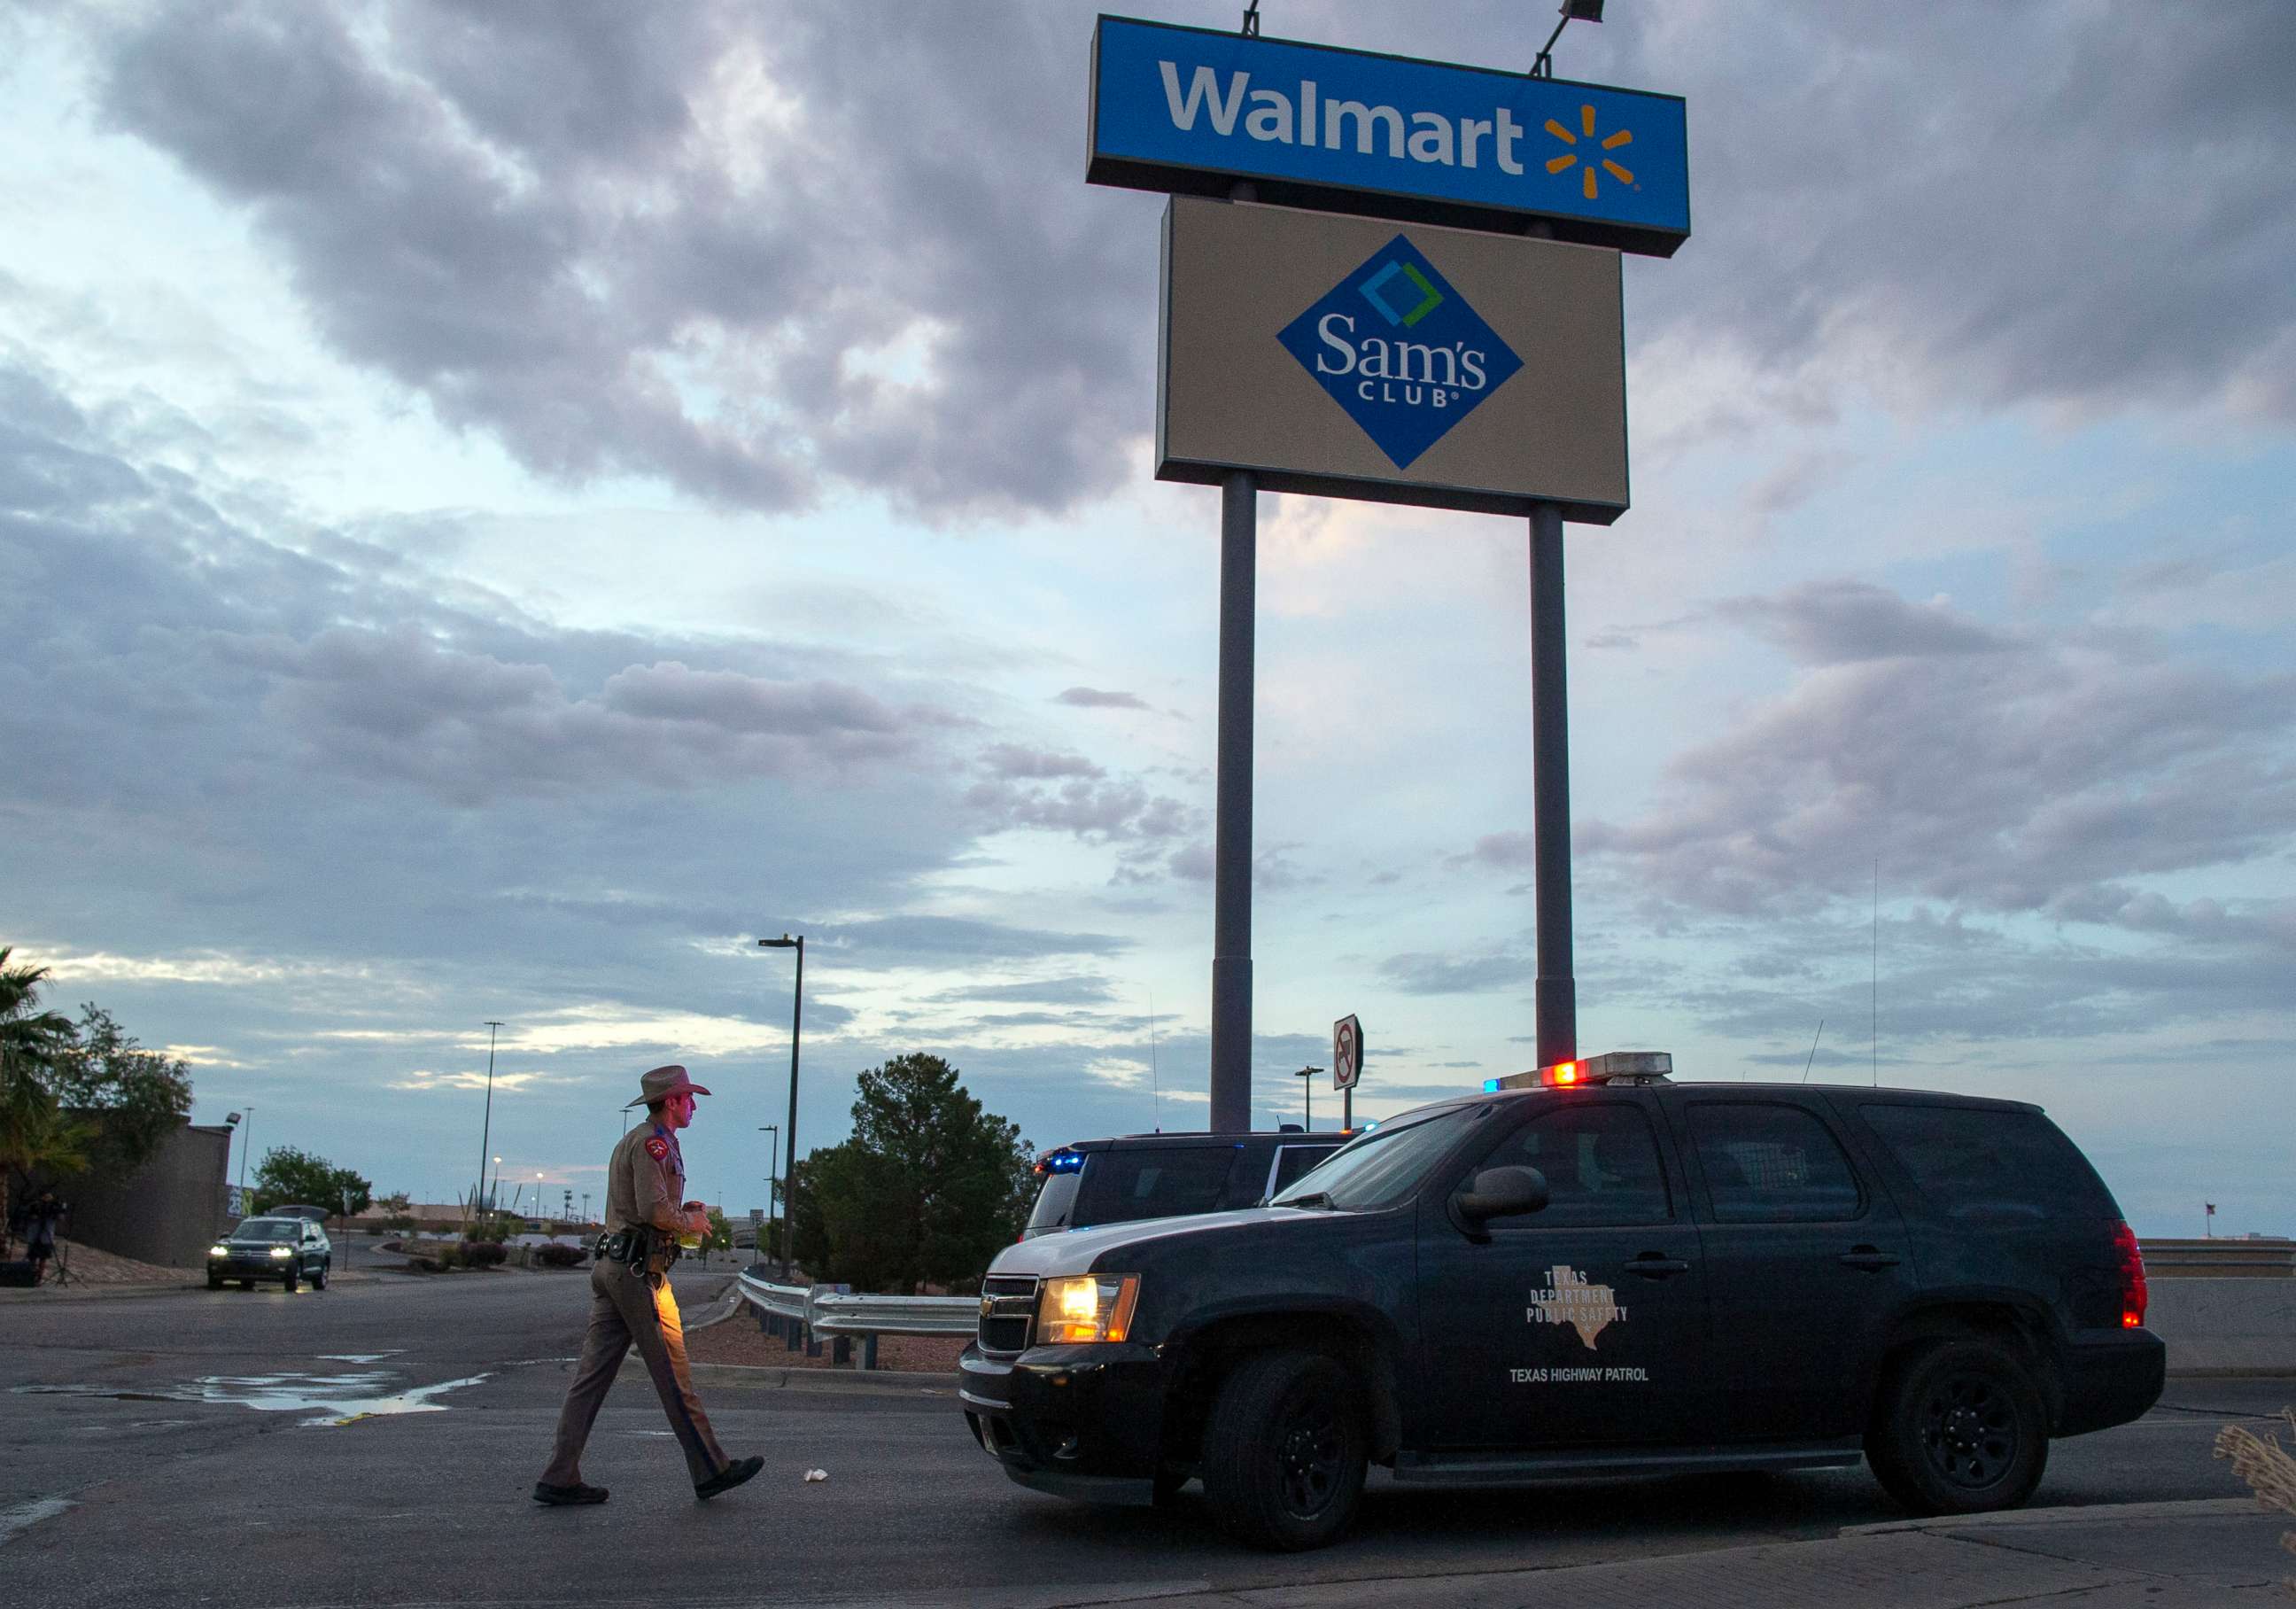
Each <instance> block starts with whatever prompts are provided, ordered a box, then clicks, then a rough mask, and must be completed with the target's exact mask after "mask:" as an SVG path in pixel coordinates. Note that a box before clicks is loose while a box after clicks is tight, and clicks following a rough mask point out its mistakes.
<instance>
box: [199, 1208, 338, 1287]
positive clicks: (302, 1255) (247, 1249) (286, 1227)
mask: <svg viewBox="0 0 2296 1609" xmlns="http://www.w3.org/2000/svg"><path fill="white" fill-rule="evenodd" d="M334 1261H335V1248H334V1243H333V1242H332V1241H330V1240H329V1239H328V1238H327V1232H326V1231H325V1230H324V1229H323V1228H321V1227H319V1226H318V1225H317V1224H315V1223H313V1222H312V1221H311V1220H310V1219H307V1218H285V1217H271V1216H266V1217H263V1218H250V1219H242V1220H241V1222H240V1225H239V1227H237V1228H235V1229H234V1230H232V1231H231V1233H230V1234H228V1235H225V1236H224V1237H223V1238H222V1239H221V1240H219V1241H217V1242H216V1244H213V1245H211V1246H209V1248H208V1289H209V1290H210V1291H220V1290H221V1289H223V1282H224V1281H225V1280H226V1279H236V1280H237V1281H239V1283H240V1285H242V1287H243V1288H245V1289H247V1290H250V1291H251V1290H253V1289H254V1288H255V1282H256V1281H257V1280H258V1279H261V1280H273V1279H275V1280H277V1281H279V1283H280V1284H282V1285H284V1286H286V1287H287V1289H289V1290H293V1289H295V1287H296V1286H298V1285H300V1284H301V1283H302V1282H303V1281H304V1280H306V1279H307V1280H309V1281H310V1282H311V1288H312V1289H313V1290H315V1291H324V1290H325V1289H326V1288H327V1272H328V1270H329V1269H330V1268H333V1266H334Z"/></svg>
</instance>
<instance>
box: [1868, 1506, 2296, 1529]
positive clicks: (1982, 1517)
mask: <svg viewBox="0 0 2296 1609" xmlns="http://www.w3.org/2000/svg"><path fill="white" fill-rule="evenodd" d="M2273 1512H2275V1511H2274V1510H2273V1508H2272V1506H2271V1505H2269V1504H2267V1503H2263V1502H2259V1501H2258V1500H2257V1499H2256V1498H2189V1499H2186V1500H2185V1501H2182V1502H2174V1503H2091V1504H2088V1505H2087V1506H2070V1507H2062V1508H2005V1509H2001V1510H1998V1511H1997V1512H1995V1513H1992V1514H1964V1515H1935V1516H1932V1517H1931V1518H1929V1519H1925V1520H1884V1521H1882V1522H1881V1523H1878V1524H1874V1525H1844V1526H1843V1527H1842V1528H1841V1531H1838V1532H1836V1533H1835V1534H1836V1535H1839V1536H1845V1537H1881V1536H1891V1535H1896V1534H1898V1533H1900V1532H1904V1531H1979V1530H1985V1531H2014V1530H2018V1529H2020V1528H2022V1527H2028V1526H2038V1525H2094V1524H2096V1523H2098V1522H2099V1521H2101V1520H2102V1521H2109V1522H2110V1523H2113V1524H2116V1525H2121V1524H2136V1523H2141V1522H2143V1521H2146V1520H2167V1521H2177V1520H2214V1519H2230V1518H2241V1519H2245V1518H2247V1517H2248V1516H2250V1515H2259V1514H2270V1513H2273Z"/></svg>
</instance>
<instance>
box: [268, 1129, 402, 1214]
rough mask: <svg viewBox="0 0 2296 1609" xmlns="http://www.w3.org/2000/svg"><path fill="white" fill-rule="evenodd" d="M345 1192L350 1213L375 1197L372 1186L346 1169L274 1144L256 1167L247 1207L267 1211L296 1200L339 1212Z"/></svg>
mask: <svg viewBox="0 0 2296 1609" xmlns="http://www.w3.org/2000/svg"><path fill="white" fill-rule="evenodd" d="M346 1191H348V1193H349V1195H350V1210H351V1211H353V1212H364V1211H366V1208H367V1203H370V1202H372V1201H373V1199H374V1186H373V1185H371V1184H369V1183H368V1182H367V1181H366V1180H365V1179H364V1178H360V1177H359V1176H358V1175H357V1174H356V1173H354V1172H352V1171H351V1170H349V1169H348V1168H338V1167H336V1166H335V1165H334V1163H332V1162H329V1161H328V1160H327V1159H326V1158H325V1157H324V1156H314V1155H312V1154H311V1153H309V1152H307V1151H299V1150H298V1149H296V1148H295V1147H294V1146H292V1145H275V1146H273V1147H272V1148H271V1149H270V1150H268V1151H266V1152H265V1153H263V1162H262V1164H261V1165H260V1166H259V1167H258V1168H257V1169H256V1170H255V1188H254V1190H253V1191H252V1192H251V1194H253V1196H254V1200H253V1202H252V1203H250V1209H249V1210H250V1212H251V1213H253V1212H268V1211H271V1209H272V1208H274V1207H277V1206H283V1205H285V1204H287V1203H299V1204H301V1205H304V1206H310V1207H324V1208H325V1209H326V1210H327V1211H330V1212H340V1211H342V1210H343V1195H344V1193H345V1192H346Z"/></svg>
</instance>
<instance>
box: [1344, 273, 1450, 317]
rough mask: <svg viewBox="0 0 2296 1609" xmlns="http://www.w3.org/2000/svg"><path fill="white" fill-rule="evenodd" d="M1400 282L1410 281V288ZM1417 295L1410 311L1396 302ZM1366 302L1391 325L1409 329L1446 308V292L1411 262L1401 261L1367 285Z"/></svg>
mask: <svg viewBox="0 0 2296 1609" xmlns="http://www.w3.org/2000/svg"><path fill="white" fill-rule="evenodd" d="M1398 279H1403V280H1408V281H1410V282H1411V283H1409V284H1408V285H1397V284H1396V283H1395V282H1396V281H1397V280H1398ZM1414 293H1416V296H1417V303H1416V305H1415V306H1414V307H1413V308H1412V309H1411V310H1410V311H1409V312H1407V313H1406V312H1405V311H1404V310H1403V309H1402V308H1398V306H1397V305H1396V299H1398V298H1400V299H1402V300H1406V301H1408V300H1412V298H1413V296H1414ZM1363 295H1364V300H1365V301H1367V302H1369V303H1371V305H1372V306H1373V307H1374V308H1378V309H1379V316H1381V317H1382V318H1384V319H1385V320H1387V322H1388V323H1389V324H1396V325H1399V326H1401V327H1402V328H1404V329H1406V330H1407V329H1409V328H1411V327H1412V326H1413V325H1414V324H1417V323H1418V322H1419V321H1420V320H1421V319H1423V318H1424V317H1426V316H1428V315H1429V314H1430V313H1432V312H1433V311H1434V310H1435V309H1436V308H1439V307H1441V306H1442V305H1443V292H1441V291H1438V290H1437V289H1436V288H1435V287H1434V286H1433V285H1432V284H1431V283H1428V279H1427V276H1426V275H1424V274H1422V273H1421V272H1420V271H1419V270H1418V268H1417V267H1415V265H1413V264H1410V263H1407V262H1405V261H1404V260H1403V259H1400V258H1398V259H1395V260H1394V261H1392V262H1390V263H1389V264H1388V265H1387V267H1384V268H1382V269H1381V270H1380V271H1379V272H1378V273H1376V274H1374V275H1372V276H1371V277H1370V278H1369V279H1368V280H1365V282H1364V288H1363Z"/></svg>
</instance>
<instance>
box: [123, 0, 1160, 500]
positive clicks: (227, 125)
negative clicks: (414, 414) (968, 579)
mask: <svg viewBox="0 0 2296 1609" xmlns="http://www.w3.org/2000/svg"><path fill="white" fill-rule="evenodd" d="M1078 21H1080V22H1081V21H1086V20H1085V19H1081V18H1079V19H1078ZM354 22H355V19H354V16H353V14H352V13H349V12H340V11H331V10H324V9H311V8H296V9H293V10H289V11H277V10H275V9H273V8H269V7H264V6H257V5H241V6H237V7H228V8H225V9H221V10H214V11H208V12H202V13H201V15H200V16H199V17H198V18H197V19H196V20H193V19H191V18H189V17H186V16H184V15H181V14H178V13H175V12H168V11H167V10H165V9H160V10H158V11H154V12H150V13H147V14H143V15H140V16H136V17H133V18H128V19H124V20H121V19H112V20H107V21H105V22H102V23H98V24H96V26H97V27H98V28H99V29H100V34H99V37H97V38H96V40H95V41H94V44H95V45H96V48H97V51H98V53H99V55H100V56H101V58H102V84H101V92H100V93H101V101H102V107H103V110H104V113H105V115H106V116H107V118H108V119H110V120H111V123H112V124H113V125H114V126H115V127H119V128H120V129H122V130H124V131H126V132H127V133H130V134H133V135H137V136H138V137H140V138H143V139H144V140H146V141H148V142H150V143H151V144H153V145H155V146H157V147H158V148H160V150H162V151H165V152H168V153H169V154H170V155H172V156H174V157H175V158H176V160H178V161H180V162H182V163H183V164H184V167H185V168H187V169H189V170H190V171H191V172H192V173H193V175H195V176H197V177H199V178H200V179H201V181H202V182H204V183H206V184H207V185H210V186H211V187H213V188H214V189H215V190H216V191H217V193H220V194H222V195H224V196H225V197H226V198H227V199H229V200H230V201H233V202H234V203H236V204H238V205H240V206H242V207H244V208H246V209H248V211H249V213H250V216H251V217H252V218H253V219H254V221H255V222H256V224H257V226H258V228H259V229H260V230H261V231H262V233H263V234H264V235H265V237H266V239H268V240H269V241H271V242H273V243H275V245H276V246H277V247H278V248H279V250H281V251H282V253H283V256H284V259H285V260H286V262H287V264H288V266H289V267H290V270H291V273H292V275H293V276H294V279H295V283H296V285H297V287H298V291H299V294H300V295H301V296H302V297H303V298H304V299H305V301H306V303H307V306H308V307H309V308H310V309H311V311H312V313H313V315H314V316H315V317H316V320H317V322H318V324H319V327H320V328H321V330H322V331H323V332H324V334H325V336H326V338H327V339H328V340H329V341H331V342H332V343H333V344H334V345H335V346H336V347H337V349H340V351H342V352H343V353H344V354H345V355H346V356H348V357H350V358H352V359H353V360H354V361H357V362H359V363H363V364H366V365H373V367H375V368H378V369H380V370H381V371H383V372H384V373H387V374H389V375H391V376H392V377H393V378H394V379H397V380H398V381H400V382H404V383H406V384H407V385H410V386H413V387H414V388H416V389H418V390H421V391H422V392H423V393H425V394H426V395H427V396H428V397H429V398H430V399H431V401H432V403H433V405H434V406H436V407H437V408H438V409H439V412H440V413H441V415H443V416H445V417H446V418H447V419H448V420H449V421H451V422H453V423H462V424H470V425H475V426H479V427H481V428H484V429H487V430H488V431H493V432H495V433H496V434H497V435H498V436H499V437H500V438H501V439H503V441H504V443H505V444H506V445H507V446H508V447H510V448H511V450H512V452H513V453H515V454H516V455H517V456H518V457H519V458H520V459H521V461H523V462H524V463H526V464H529V466H531V467H533V468H536V469H537V470H540V471H542V472H545V473H551V474H556V475H562V476H565V477H568V478H570V479H575V480H583V479H587V478H591V477H594V476H599V475H605V474H614V473H622V472H639V473H650V474H658V475H660V476H662V477H664V478H665V479H667V480H669V481H671V482H672V483H674V484H676V485H677V486H679V487H681V488H685V490H687V491H689V492H691V493H693V494H694V495H696V496H698V497H704V498H708V499H710V500H712V501H715V502H719V503H724V504H729V505H740V506H746V507H757V508H768V509H783V508H798V507H803V506H805V505H808V504H809V503H811V502H812V501H814V500H815V499H816V498H817V497H820V496H821V495H823V494H824V491H825V490H826V489H828V488H832V487H835V486H839V485H862V486H866V487H869V488H873V489H877V490H881V491H882V492H885V493H887V494H889V495H890V496H891V497H894V498H895V499H896V500H897V501H898V502H899V503H901V504H902V505H905V506H906V508H907V509H908V511H909V512H911V513H914V514H917V515H919V516H921V517H925V518H962V517H969V516H973V515H978V514H983V513H1004V512H1021V511H1029V510H1039V509H1059V508H1062V507H1064V506H1066V505H1070V504H1071V503H1073V502H1075V501H1077V500H1078V498H1080V497H1086V496H1088V495H1091V494H1094V493H1097V492H1099V491H1102V490H1104V489H1106V488H1109V487H1111V486H1112V485H1113V484H1114V483H1115V481H1116V480H1117V479H1118V478H1119V476H1120V475H1121V473H1122V472H1123V470H1124V463H1125V460H1124V457H1123V455H1122V454H1121V453H1119V452H1112V451H1111V450H1110V449H1109V447H1108V443H1109V442H1111V440H1114V439H1120V438H1121V437H1123V436H1125V435H1126V434H1128V433H1131V432H1133V431H1137V430H1139V429H1141V428H1143V426H1144V420H1143V419H1142V418H1140V417H1139V416H1137V409H1136V406H1135V405H1134V398H1133V397H1132V395H1131V392H1130V390H1129V389H1128V387H1126V386H1125V385H1124V384H1123V383H1121V382H1122V380H1123V379H1124V377H1125V376H1127V375H1128V374H1133V373H1136V372H1138V370H1139V368H1140V366H1141V365H1142V363H1143V362H1144V357H1145V354H1146V351H1147V348H1148V340H1149V337H1148V324H1149V321H1148V320H1146V319H1144V317H1143V316H1141V309H1143V308H1147V307H1150V306H1152V266H1151V258H1152V250H1150V242H1151V241H1152V224H1151V223H1150V222H1149V221H1148V220H1147V219H1146V218H1141V219H1140V224H1139V227H1138V228H1137V229H1136V230H1135V231H1133V232H1132V234H1130V235H1128V234H1127V233H1126V232H1125V231H1122V230H1119V229H1111V228H1106V227H1099V226H1093V224H1092V223H1091V222H1089V221H1088V220H1093V219H1096V218H1100V217H1102V216H1103V215H1105V216H1107V217H1108V218H1111V219H1112V218H1114V217H1116V216H1117V215H1118V214H1117V209H1116V208H1115V206H1114V205H1113V204H1112V202H1111V198H1108V197H1105V196H1103V195H1095V196H1092V197H1090V198H1078V197H1077V196H1076V195H1075V194H1074V192H1075V190H1076V188H1077V186H1076V185H1075V175H1074V172H1073V169H1072V166H1071V163H1070V160H1069V156H1070V152H1071V151H1072V150H1073V141H1072V140H1056V139H1046V138H1044V137H1042V136H1043V134H1044V132H1045V131H1046V130H1047V129H1049V128H1052V127H1061V126H1067V125H1070V124H1071V123H1072V122H1073V119H1074V117H1075V110H1074V109H1075V105H1076V99H1077V96H1076V85H1077V82H1078V78H1080V75H1081V73H1082V71H1083V62H1082V57H1081V55H1080V54H1078V53H1077V51H1076V49H1075V48H1074V47H1075V46H1076V45H1077V44H1078V39H1079V38H1080V37H1081V36H1080V35H1079V34H1078V32H1077V30H1076V29H1074V28H1073V27H1069V28H1058V29H1046V28H1045V27H1043V26H1041V25H1040V24H1039V23H1038V21H1037V20H1036V19H1035V18H1034V17H1032V16H1031V15H1030V14H1029V13H1027V12H1021V11H1019V10H992V11H971V12H943V11H939V10H933V9H928V10H925V11H921V12H914V13H908V12H904V13H900V14H898V15H896V14H894V13H891V12H884V13H871V14H854V15H841V14H840V15H832V14H829V13H816V12H805V11H802V10H785V11H778V12H772V13H770V14H767V13H760V12H747V11H743V10H741V9H739V8H735V7H731V6H726V7H717V8H699V9H693V10H685V11H680V12H676V13H671V12H660V13H649V12H632V11H630V10H629V9H628V8H626V7H618V6H612V5H603V4H571V5H566V6H531V5H505V6H501V7H493V6H489V7H485V8H481V9H471V8H465V7H448V6H445V5H426V4H418V5H410V6H406V7H401V8H396V9H393V10H392V11H390V12H388V13H386V14H385V18H384V26H381V27H378V28H373V29H361V28H357V27H355V26H354ZM992 64H993V69H994V70H991V68H992ZM251 83H259V84H262V85H263V86H265V93H264V94H261V95H259V96H250V95H249V94H247V93H246V90H247V86H248V85H250V84H251ZM1053 194H1059V195H1062V197H1063V204H1062V205H1060V206H1056V207H1047V206H1046V205H1045V204H1044V201H1045V198H1046V196H1048V195H1053ZM1111 287H1125V288H1128V289H1129V291H1131V294H1130V295H1124V294H1116V295H1111V294H1110V291H1111Z"/></svg>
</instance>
